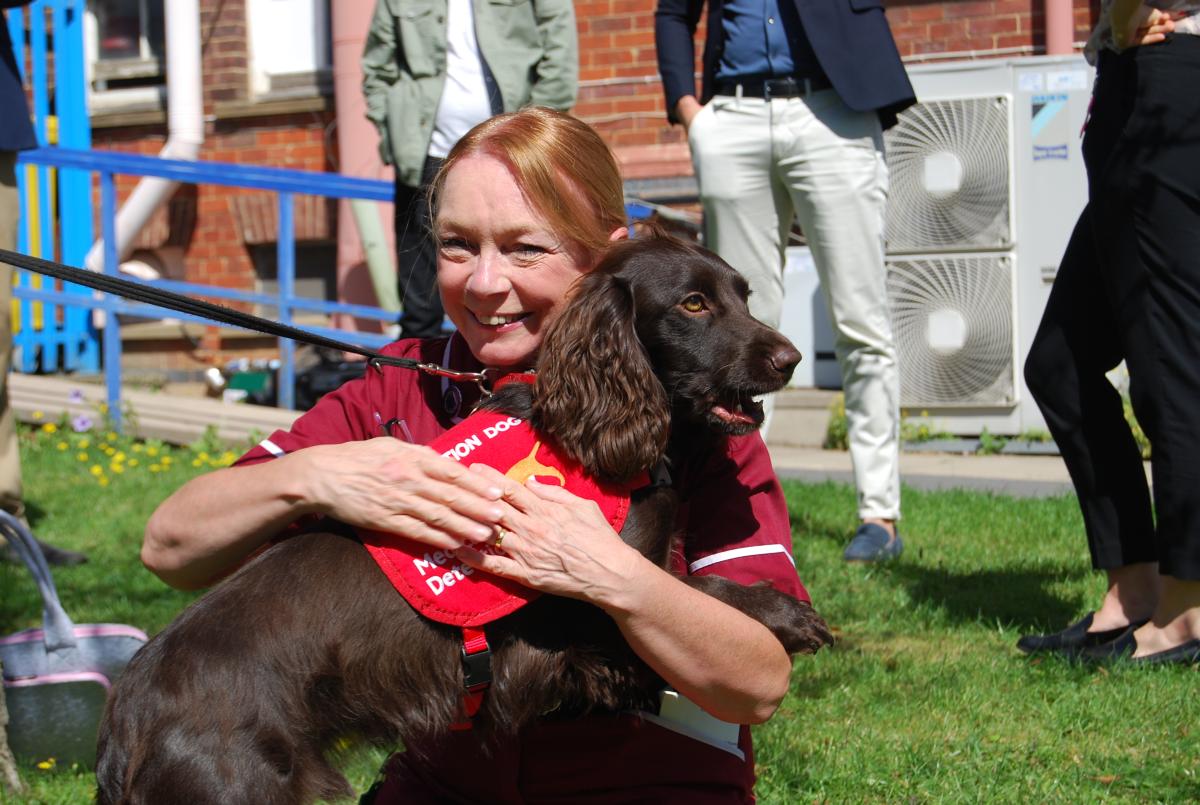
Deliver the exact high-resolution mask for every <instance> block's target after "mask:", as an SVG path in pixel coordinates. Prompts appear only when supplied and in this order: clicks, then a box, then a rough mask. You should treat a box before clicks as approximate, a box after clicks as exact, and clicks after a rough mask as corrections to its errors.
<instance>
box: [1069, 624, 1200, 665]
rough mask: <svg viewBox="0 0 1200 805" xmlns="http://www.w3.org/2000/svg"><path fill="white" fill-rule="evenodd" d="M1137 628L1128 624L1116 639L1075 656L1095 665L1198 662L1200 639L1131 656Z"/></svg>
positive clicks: (1192, 663) (1199, 659)
mask: <svg viewBox="0 0 1200 805" xmlns="http://www.w3.org/2000/svg"><path fill="white" fill-rule="evenodd" d="M1137 628H1138V627H1137V626H1130V627H1129V628H1128V629H1126V630H1125V631H1124V632H1122V633H1121V636H1120V637H1118V638H1117V639H1115V640H1113V641H1111V642H1109V643H1105V644H1104V645H1102V646H1093V647H1092V648H1088V649H1085V650H1083V651H1081V652H1079V653H1078V654H1077V657H1078V658H1079V659H1080V660H1081V661H1083V662H1090V663H1095V664H1097V665H1108V664H1112V663H1128V664H1130V665H1195V664H1196V663H1198V662H1200V640H1189V641H1188V642H1186V643H1183V644H1181V645H1178V646H1175V647H1174V648H1169V649H1166V650H1164V651H1158V652H1155V653H1154V654H1147V655H1145V656H1144V657H1135V656H1133V653H1134V652H1135V651H1137V638H1136V637H1134V636H1133V633H1134V632H1135V631H1137Z"/></svg>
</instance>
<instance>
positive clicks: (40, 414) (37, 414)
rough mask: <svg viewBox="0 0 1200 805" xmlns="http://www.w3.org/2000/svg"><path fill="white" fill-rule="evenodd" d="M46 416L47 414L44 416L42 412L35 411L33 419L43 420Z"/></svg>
mask: <svg viewBox="0 0 1200 805" xmlns="http://www.w3.org/2000/svg"><path fill="white" fill-rule="evenodd" d="M44 416H45V414H43V413H42V412H41V411H34V412H33V418H34V419H41V418H42V417H44Z"/></svg>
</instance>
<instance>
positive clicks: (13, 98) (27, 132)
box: [0, 0, 38, 151]
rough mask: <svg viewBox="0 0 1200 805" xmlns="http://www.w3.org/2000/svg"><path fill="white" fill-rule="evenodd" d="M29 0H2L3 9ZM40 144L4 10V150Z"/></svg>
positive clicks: (0, 31) (0, 20) (0, 133)
mask: <svg viewBox="0 0 1200 805" xmlns="http://www.w3.org/2000/svg"><path fill="white" fill-rule="evenodd" d="M28 2H29V0H0V9H4V8H14V7H16V6H23V5H25V4H26V3H28ZM37 145H38V143H37V138H36V137H34V136H33V124H32V123H30V122H29V104H28V103H27V102H26V100H25V88H24V87H22V86H21V74H20V73H19V72H18V71H17V57H16V55H15V54H14V53H13V45H12V38H11V37H9V35H8V23H7V22H6V21H5V19H4V13H3V12H2V11H0V151H24V150H25V149H27V148H37Z"/></svg>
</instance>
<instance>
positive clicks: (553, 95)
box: [530, 0, 579, 111]
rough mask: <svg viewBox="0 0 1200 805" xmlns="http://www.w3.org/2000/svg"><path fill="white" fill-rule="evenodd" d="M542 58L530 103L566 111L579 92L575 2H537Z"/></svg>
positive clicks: (573, 103)
mask: <svg viewBox="0 0 1200 805" xmlns="http://www.w3.org/2000/svg"><path fill="white" fill-rule="evenodd" d="M533 6H534V15H535V17H536V18H537V26H538V34H539V36H540V37H541V40H542V50H543V55H542V59H541V61H539V62H538V64H537V80H536V81H535V82H534V85H533V91H532V93H531V96H530V103H532V104H534V105H535V106H549V107H551V108H552V109H562V110H564V111H565V110H567V109H570V108H571V107H572V106H574V105H575V98H576V94H577V93H578V90H579V35H578V33H577V31H576V28H575V5H574V3H573V2H572V0H534V2H533Z"/></svg>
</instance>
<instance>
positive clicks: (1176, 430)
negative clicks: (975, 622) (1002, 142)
mask: <svg viewBox="0 0 1200 805" xmlns="http://www.w3.org/2000/svg"><path fill="white" fill-rule="evenodd" d="M1110 15H1111V17H1110ZM1109 19H1111V20H1112V21H1113V24H1112V25H1111V26H1109V25H1108V20H1109ZM1123 32H1127V33H1123ZM1196 34H1200V19H1198V18H1197V17H1196V16H1195V15H1194V14H1192V15H1188V14H1186V13H1183V14H1181V13H1179V12H1164V11H1160V10H1156V9H1151V8H1149V7H1148V6H1141V7H1138V6H1137V5H1136V0H1135V1H1134V2H1132V3H1130V2H1126V0H1117V2H1116V3H1113V4H1112V5H1111V6H1110V5H1108V4H1106V6H1105V8H1104V10H1103V11H1102V15H1101V23H1100V25H1098V26H1097V31H1096V34H1094V35H1093V39H1092V43H1098V44H1099V45H1100V46H1101V47H1102V48H1103V49H1102V50H1100V52H1099V54H1098V55H1099V59H1098V62H1099V63H1098V67H1097V80H1096V85H1095V90H1094V95H1093V104H1092V111H1091V116H1090V118H1089V122H1088V125H1087V129H1086V134H1085V137H1084V143H1083V153H1084V162H1085V164H1086V166H1087V173H1088V189H1089V201H1088V205H1087V207H1086V208H1085V209H1084V211H1083V214H1082V215H1081V216H1080V218H1079V222H1078V223H1077V225H1076V227H1075V231H1074V233H1073V234H1072V236H1071V240H1070V243H1069V245H1068V247H1067V251H1066V254H1065V255H1064V257H1063V261H1062V264H1061V266H1060V268H1059V272H1058V275H1057V277H1056V279H1055V282H1054V287H1053V289H1052V290H1051V294H1050V299H1049V302H1048V303H1047V306H1046V310H1045V312H1044V314H1043V318H1042V323H1041V326H1040V327H1039V329H1038V333H1037V336H1036V337H1035V339H1034V342H1033V345H1032V346H1031V349H1030V352H1029V356H1028V358H1027V360H1026V364H1025V377H1026V381H1027V382H1028V384H1029V388H1030V391H1031V392H1032V393H1033V396H1034V398H1035V400H1036V401H1037V403H1038V405H1039V406H1040V407H1041V409H1042V412H1043V414H1044V415H1045V417H1046V422H1047V425H1048V427H1049V428H1050V431H1051V433H1052V434H1053V436H1054V439H1055V441H1056V442H1057V443H1058V446H1059V449H1060V451H1061V453H1062V456H1063V460H1064V461H1065V462H1066V464H1067V468H1068V470H1069V471H1070V474H1071V479H1072V481H1073V482H1074V485H1075V490H1076V493H1077V495H1078V497H1079V503H1080V507H1081V509H1082V512H1083V518H1084V525H1085V528H1086V531H1087V537H1088V546H1089V548H1090V551H1091V556H1092V563H1093V566H1094V567H1096V568H1097V569H1103V570H1104V571H1105V572H1106V574H1107V576H1108V589H1107V592H1106V594H1105V596H1104V599H1103V601H1102V603H1101V605H1100V607H1099V608H1098V609H1097V610H1096V611H1094V612H1091V613H1088V614H1087V615H1085V616H1084V617H1083V619H1082V620H1080V621H1078V622H1077V623H1075V624H1073V625H1071V626H1069V627H1067V628H1066V629H1065V630H1063V631H1061V632H1056V633H1053V634H1047V635H1027V636H1024V637H1022V638H1021V639H1020V641H1018V644H1017V645H1018V647H1019V648H1020V649H1022V650H1023V651H1026V652H1029V653H1035V652H1055V653H1059V654H1063V655H1066V656H1070V657H1081V658H1084V659H1087V660H1094V661H1107V660H1113V659H1117V658H1127V659H1130V660H1131V661H1132V662H1134V663H1138V664H1156V663H1195V662H1197V661H1200V495H1198V494H1197V491H1198V490H1200V466H1198V465H1197V462H1196V459H1195V457H1196V456H1197V455H1200V92H1198V91H1197V89H1198V88H1200V35H1196ZM1123 43H1124V44H1125V45H1126V46H1125V47H1122V46H1121V45H1122V44H1123ZM1090 44H1091V43H1090ZM1105 45H1107V47H1105ZM1122 359H1123V360H1124V361H1125V362H1126V365H1127V367H1128V370H1129V376H1130V395H1131V401H1132V403H1133V408H1134V412H1135V414H1136V415H1137V417H1138V421H1139V422H1140V423H1141V425H1142V427H1143V429H1144V430H1145V432H1146V435H1147V437H1148V439H1149V441H1150V444H1151V450H1152V454H1153V455H1152V470H1153V478H1154V491H1153V501H1154V506H1153V509H1152V507H1151V494H1150V490H1149V487H1148V485H1147V482H1146V477H1145V473H1144V471H1143V468H1142V461H1141V455H1140V451H1139V449H1138V447H1137V445H1136V443H1135V442H1134V438H1133V435H1132V433H1131V432H1130V429H1129V426H1128V424H1127V423H1126V421H1125V418H1124V412H1123V406H1122V402H1121V397H1120V395H1119V394H1118V393H1117V391H1116V390H1115V389H1114V388H1113V386H1112V384H1111V383H1109V381H1108V379H1107V378H1106V376H1105V373H1106V372H1107V371H1109V370H1111V369H1112V368H1114V367H1115V366H1116V365H1117V364H1118V363H1120V361H1121V360H1122ZM1156 520H1157V522H1156Z"/></svg>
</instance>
